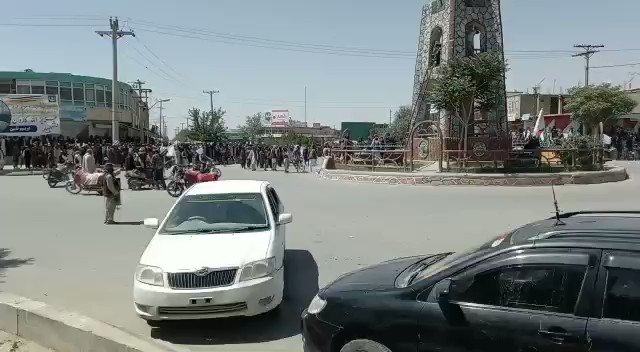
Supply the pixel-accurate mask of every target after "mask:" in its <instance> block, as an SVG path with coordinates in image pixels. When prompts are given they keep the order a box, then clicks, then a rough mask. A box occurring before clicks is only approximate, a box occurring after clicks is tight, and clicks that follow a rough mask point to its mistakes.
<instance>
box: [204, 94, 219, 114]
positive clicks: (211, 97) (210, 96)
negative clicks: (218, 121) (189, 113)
mask: <svg viewBox="0 0 640 352" xmlns="http://www.w3.org/2000/svg"><path fill="white" fill-rule="evenodd" d="M202 93H204V94H209V99H210V101H211V118H213V95H214V94H218V93H220V91H219V90H203V91H202Z"/></svg>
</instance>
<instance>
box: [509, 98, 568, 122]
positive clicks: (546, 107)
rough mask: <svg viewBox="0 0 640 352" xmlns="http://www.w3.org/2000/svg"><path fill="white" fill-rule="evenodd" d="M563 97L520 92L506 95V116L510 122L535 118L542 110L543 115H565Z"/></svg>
mask: <svg viewBox="0 0 640 352" xmlns="http://www.w3.org/2000/svg"><path fill="white" fill-rule="evenodd" d="M565 97H566V96H565V95H560V94H529V93H521V92H509V93H507V116H508V118H509V121H510V122H513V121H516V120H521V119H529V118H532V119H534V120H535V118H536V117H537V116H538V114H539V113H540V110H542V114H543V115H561V114H565V113H566V111H565V110H564V100H565Z"/></svg>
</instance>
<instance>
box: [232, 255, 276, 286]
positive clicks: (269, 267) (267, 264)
mask: <svg viewBox="0 0 640 352" xmlns="http://www.w3.org/2000/svg"><path fill="white" fill-rule="evenodd" d="M275 270H276V258H275V257H271V258H267V259H263V260H258V261H255V262H252V263H249V264H247V265H245V266H244V267H243V268H242V271H241V272H240V281H247V280H253V279H259V278H261V277H265V276H269V275H271V274H273V272H274V271H275Z"/></svg>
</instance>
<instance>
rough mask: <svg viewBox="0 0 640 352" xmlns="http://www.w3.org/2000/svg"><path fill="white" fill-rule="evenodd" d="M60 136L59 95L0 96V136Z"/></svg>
mask: <svg viewBox="0 0 640 352" xmlns="http://www.w3.org/2000/svg"><path fill="white" fill-rule="evenodd" d="M47 134H60V106H59V105H58V96H57V95H46V94H29V95H23V94H7V95H0V136H10V137H21V136H25V137H37V136H42V135H47Z"/></svg>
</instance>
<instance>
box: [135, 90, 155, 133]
mask: <svg viewBox="0 0 640 352" xmlns="http://www.w3.org/2000/svg"><path fill="white" fill-rule="evenodd" d="M130 83H131V85H132V86H133V88H135V89H136V90H137V91H138V100H139V104H138V119H137V121H135V122H134V126H133V127H135V128H138V132H139V133H140V137H143V134H142V130H143V127H144V126H142V127H140V120H141V118H142V109H143V103H144V104H147V99H146V97H147V93H151V92H152V90H151V89H147V88H142V85H144V84H147V82H144V81H141V80H139V79H137V80H135V81H133V82H130ZM142 93H144V94H145V96H144V97H143V96H142ZM143 98H144V99H145V100H144V101H143V100H142V99H143Z"/></svg>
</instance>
